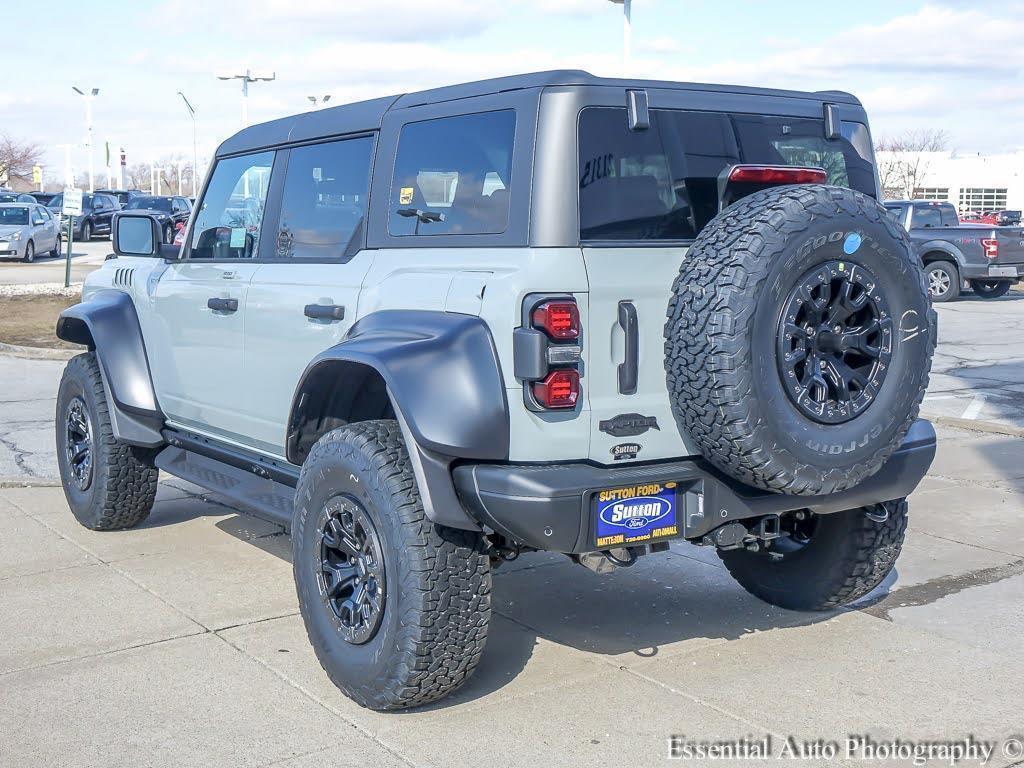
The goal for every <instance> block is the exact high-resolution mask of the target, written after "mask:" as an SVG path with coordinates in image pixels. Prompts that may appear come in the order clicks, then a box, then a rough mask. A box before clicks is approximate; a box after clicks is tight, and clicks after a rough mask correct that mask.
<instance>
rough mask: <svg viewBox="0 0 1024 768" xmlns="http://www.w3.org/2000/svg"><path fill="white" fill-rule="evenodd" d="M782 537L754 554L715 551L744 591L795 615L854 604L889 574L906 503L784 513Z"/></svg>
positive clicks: (904, 521)
mask: <svg viewBox="0 0 1024 768" xmlns="http://www.w3.org/2000/svg"><path fill="white" fill-rule="evenodd" d="M780 527H781V529H782V533H783V535H782V536H780V537H779V538H777V539H774V540H772V541H771V542H770V546H769V547H768V548H767V549H765V548H761V549H759V550H758V551H756V552H750V551H748V550H746V549H735V550H727V551H722V552H719V557H721V559H722V562H723V563H724V564H725V567H726V568H727V569H728V570H729V573H731V574H732V576H733V578H734V579H736V581H737V582H739V584H740V586H741V587H743V588H744V589H745V590H747V592H749V593H750V594H752V595H754V596H755V597H759V598H761V599H762V600H764V601H765V602H767V603H771V604H772V605H777V606H779V607H780V608H789V609H790V610H794V611H827V610H831V609H833V608H838V607H839V606H842V605H846V604H848V603H852V602H853V601H854V600H858V599H859V598H861V597H863V596H864V595H866V594H867V593H868V592H870V591H871V590H873V589H874V588H875V587H877V586H878V585H879V584H881V583H882V581H883V580H884V579H885V577H886V576H888V575H889V572H890V571H892V569H893V566H894V565H895V564H896V558H897V557H899V554H900V549H901V548H902V547H903V538H904V535H905V534H906V531H907V502H906V499H898V500H896V501H887V502H885V503H884V504H874V505H872V506H869V507H859V508H857V509H850V510H847V511H846V512H834V513H832V514H827V515H814V514H812V513H810V512H796V513H792V512H791V513H788V514H786V515H784V516H783V518H782V520H781V523H780Z"/></svg>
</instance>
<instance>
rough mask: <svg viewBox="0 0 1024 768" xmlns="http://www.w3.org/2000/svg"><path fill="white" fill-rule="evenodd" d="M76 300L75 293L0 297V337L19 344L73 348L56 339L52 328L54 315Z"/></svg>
mask: <svg viewBox="0 0 1024 768" xmlns="http://www.w3.org/2000/svg"><path fill="white" fill-rule="evenodd" d="M79 301H80V299H79V297H77V296H5V297H0V341H2V342H4V343H5V344H17V345H19V346H22V347H49V348H51V349H75V348H77V346H78V345H76V344H69V343H68V342H66V341H61V340H60V339H58V338H57V336H56V335H55V334H54V329H56V327H57V316H58V315H60V313H61V312H62V311H63V310H64V309H65V308H67V307H70V306H71V305H72V304H77V303H78V302H79Z"/></svg>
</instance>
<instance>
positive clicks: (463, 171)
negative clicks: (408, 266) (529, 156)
mask: <svg viewBox="0 0 1024 768" xmlns="http://www.w3.org/2000/svg"><path fill="white" fill-rule="evenodd" d="M515 132H516V114H515V111H514V110H501V111H497V112H482V113H479V114H474V115H460V116H458V117H445V118H440V119H437V120H425V121H422V122H418V123H409V124H408V125H406V126H405V127H403V128H402V134H401V136H400V138H399V140H398V156H397V157H396V159H395V175H394V178H393V179H392V181H391V198H390V201H389V219H388V231H389V232H390V233H391V234H392V235H474V234H498V233H500V232H503V231H504V230H505V227H506V226H507V225H508V201H509V189H510V186H511V182H512V178H511V177H512V147H513V145H514V143H515Z"/></svg>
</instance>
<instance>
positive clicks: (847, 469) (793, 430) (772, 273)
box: [665, 185, 935, 494]
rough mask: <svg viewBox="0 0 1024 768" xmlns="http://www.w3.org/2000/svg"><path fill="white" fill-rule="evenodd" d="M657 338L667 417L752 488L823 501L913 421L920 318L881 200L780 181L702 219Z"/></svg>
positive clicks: (922, 377) (917, 280) (927, 338)
mask: <svg viewBox="0 0 1024 768" xmlns="http://www.w3.org/2000/svg"><path fill="white" fill-rule="evenodd" d="M665 338H666V344H665V352H666V359H665V367H666V373H667V379H668V390H669V395H670V398H671V401H672V409H673V413H674V414H675V417H676V421H677V423H678V425H679V427H680V429H681V430H682V431H683V432H684V434H687V435H689V437H690V438H691V439H692V440H693V441H694V442H695V443H696V445H697V447H698V448H699V449H700V451H701V452H702V453H703V454H704V456H705V457H706V458H707V459H708V461H710V462H711V463H712V464H714V465H715V466H716V467H718V468H719V469H721V470H722V471H723V472H725V473H727V474H729V475H731V476H732V477H734V478H736V479H737V480H740V481H742V482H744V483H747V484H749V485H753V486H756V487H759V488H764V489H767V490H771V491H779V492H783V493H789V494H827V493H833V492H836V491H841V490H844V489H846V488H850V487H852V486H855V485H857V484H858V483H860V482H861V481H863V480H865V479H866V478H868V477H870V476H871V475H872V474H874V473H875V472H876V471H877V470H878V469H879V468H880V467H881V466H882V464H883V463H884V462H885V460H886V459H888V458H889V456H890V455H891V454H892V452H893V451H894V450H895V449H896V447H897V446H898V445H899V444H900V442H901V441H902V440H903V437H904V435H905V434H906V432H907V430H908V429H909V427H910V425H911V423H912V422H913V421H914V419H915V418H916V417H917V413H918V408H919V407H920V404H921V399H922V398H923V397H924V391H925V388H926V387H927V384H928V371H929V369H930V367H931V357H932V352H933V350H934V348H935V316H934V311H933V310H932V309H931V305H930V303H929V300H928V290H927V287H926V284H925V280H924V274H923V271H922V269H921V266H920V263H919V262H918V260H917V259H916V257H914V255H913V253H912V250H911V247H910V241H909V239H908V237H907V234H906V232H905V231H903V229H902V228H901V227H899V226H898V225H897V224H896V223H895V222H893V221H892V219H891V218H890V217H889V216H888V215H887V214H886V212H885V209H884V208H882V206H880V205H879V204H878V203H877V202H875V201H874V200H872V199H871V198H869V197H867V196H866V195H863V194H861V193H859V192H855V191H853V190H850V189H844V188H839V187H831V186H824V185H801V186H786V187H775V188H772V189H767V190H764V191H762V192H758V193H756V194H754V195H751V196H749V197H746V198H744V199H742V200H740V201H739V202H738V203H736V204H734V205H732V206H730V207H729V208H727V209H725V210H724V211H723V212H722V213H721V214H719V215H718V216H717V217H716V218H715V219H713V220H712V221H711V222H710V223H709V224H708V225H707V226H706V227H705V228H704V230H703V232H701V234H700V236H699V237H698V238H697V239H696V241H695V242H694V244H693V246H692V247H691V248H690V250H689V252H688V253H687V255H686V258H685V260H684V261H683V264H682V266H681V267H680V270H679V276H678V277H677V278H676V280H675V282H674V284H673V288H672V298H671V300H670V302H669V306H668V321H667V323H666V325H665Z"/></svg>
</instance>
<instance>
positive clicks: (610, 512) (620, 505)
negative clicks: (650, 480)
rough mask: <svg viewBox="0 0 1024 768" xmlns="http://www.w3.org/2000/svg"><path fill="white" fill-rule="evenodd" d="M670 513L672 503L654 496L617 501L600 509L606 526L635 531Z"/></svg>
mask: <svg viewBox="0 0 1024 768" xmlns="http://www.w3.org/2000/svg"><path fill="white" fill-rule="evenodd" d="M671 511H672V503H671V502H669V501H666V500H665V499H659V498H657V497H655V496H640V497H639V498H636V499H630V500H629V501H617V502H615V503H614V504H608V505H606V506H605V507H603V508H602V509H601V512H600V515H601V520H603V521H604V522H605V523H607V524H608V525H617V526H619V527H620V528H628V529H630V530H637V529H639V528H645V527H646V526H648V525H650V524H651V523H653V522H655V521H657V520H661V518H663V517H665V516H667V515H668V514H669V513H670V512H671Z"/></svg>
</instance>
